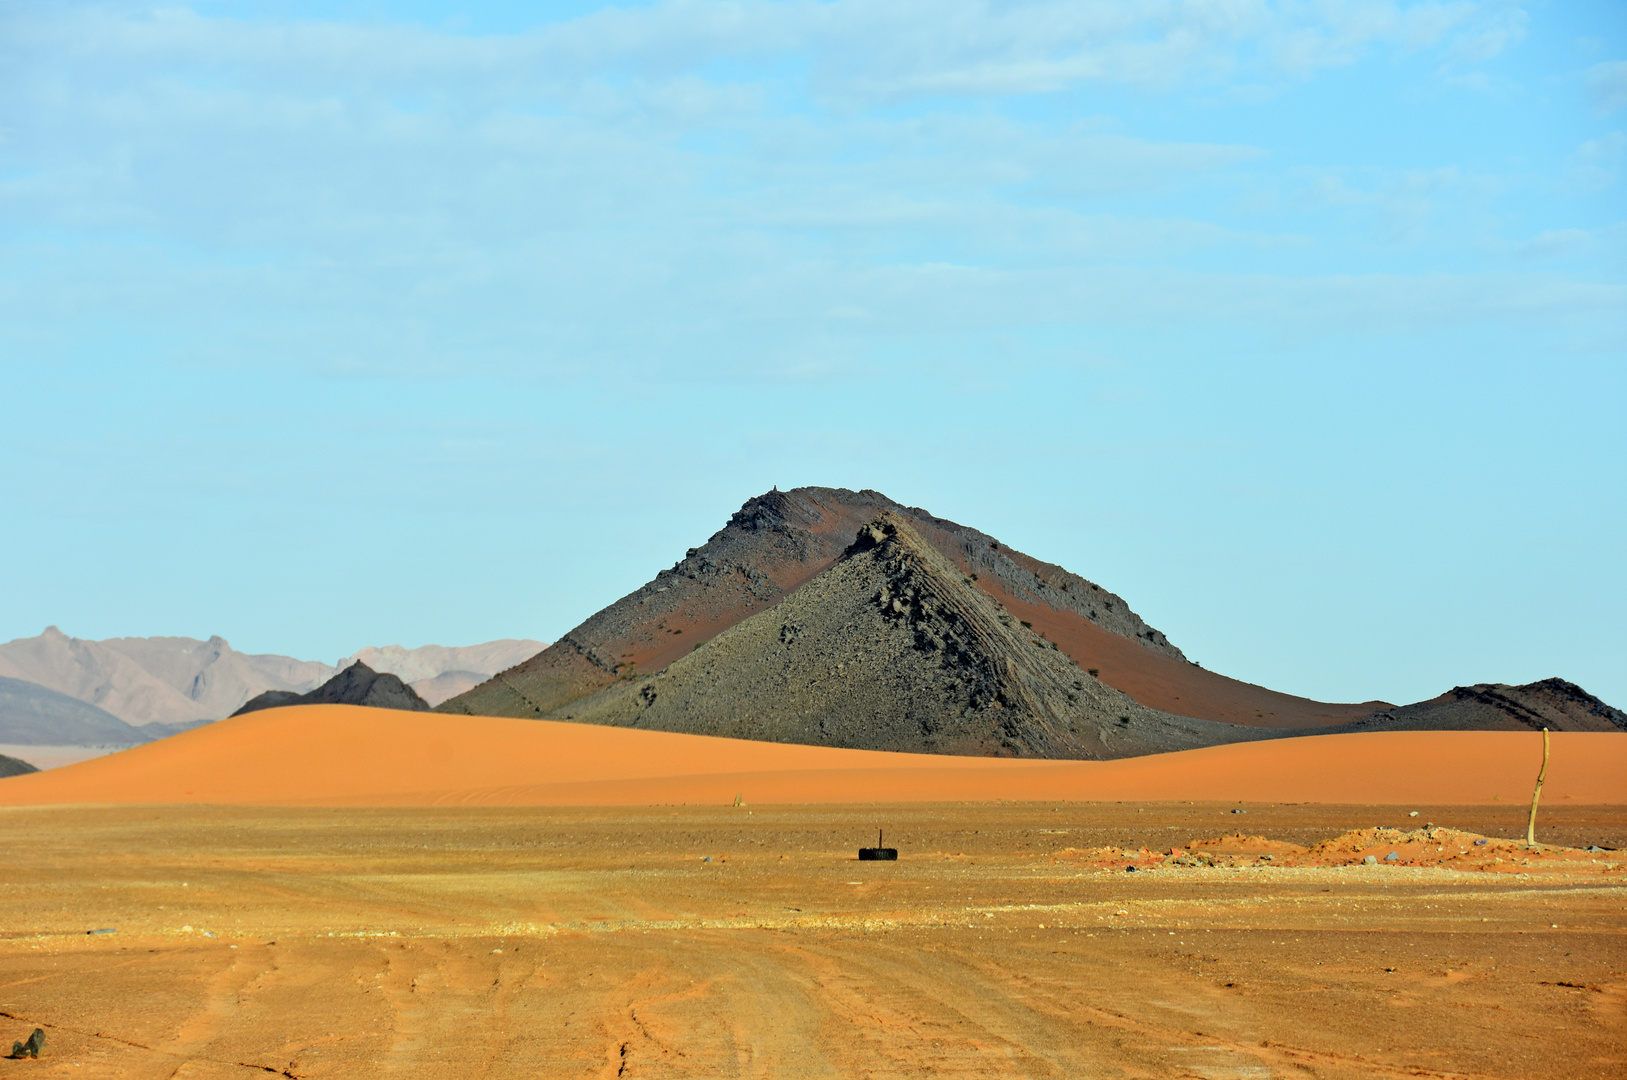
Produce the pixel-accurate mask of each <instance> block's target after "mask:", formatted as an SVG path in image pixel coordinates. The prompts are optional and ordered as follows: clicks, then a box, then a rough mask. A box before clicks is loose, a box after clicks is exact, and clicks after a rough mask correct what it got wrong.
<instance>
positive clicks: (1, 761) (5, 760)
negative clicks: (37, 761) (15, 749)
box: [0, 754, 39, 778]
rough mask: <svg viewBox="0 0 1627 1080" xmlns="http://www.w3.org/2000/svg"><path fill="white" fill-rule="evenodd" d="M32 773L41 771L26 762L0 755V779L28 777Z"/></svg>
mask: <svg viewBox="0 0 1627 1080" xmlns="http://www.w3.org/2000/svg"><path fill="white" fill-rule="evenodd" d="M31 772H39V770H38V769H36V768H35V767H34V766H32V765H30V764H29V763H28V762H26V761H22V760H19V759H18V758H14V757H7V756H6V755H4V754H0V778H4V777H7V776H26V775H28V774H29V773H31Z"/></svg>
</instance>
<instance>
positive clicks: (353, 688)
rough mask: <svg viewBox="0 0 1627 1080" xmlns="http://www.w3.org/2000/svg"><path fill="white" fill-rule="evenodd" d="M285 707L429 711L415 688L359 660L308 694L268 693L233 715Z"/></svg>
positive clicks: (274, 691) (271, 691)
mask: <svg viewBox="0 0 1627 1080" xmlns="http://www.w3.org/2000/svg"><path fill="white" fill-rule="evenodd" d="M284 705H366V706H369V707H370V708H374V709H404V710H406V711H408V712H424V711H426V710H427V709H428V708H429V706H428V705H427V704H426V703H425V702H424V699H423V698H421V697H419V696H418V695H417V694H415V693H413V690H412V687H410V686H408V685H407V684H406V683H404V682H402V681H401V680H400V679H399V678H397V677H396V676H394V675H390V674H381V673H380V672H377V671H374V670H373V669H372V668H370V667H368V666H367V665H366V664H364V663H362V662H361V661H360V660H358V661H356V662H355V663H354V664H351V665H350V666H349V667H347V668H345V669H344V670H343V671H341V672H340V673H339V674H337V675H335V676H334V677H333V678H331V679H329V680H328V681H327V682H325V683H323V684H322V685H321V686H319V687H317V688H316V689H315V690H312V691H311V692H310V693H308V694H294V693H290V692H289V691H286V690H268V691H266V692H265V693H263V694H261V695H259V696H258V697H256V698H254V699H253V700H251V701H249V702H248V703H247V704H245V705H244V706H243V707H242V708H241V709H238V710H237V711H236V712H235V713H233V714H232V715H233V716H241V715H242V714H244V713H249V712H255V711H257V710H260V709H275V708H280V707H282V706H284Z"/></svg>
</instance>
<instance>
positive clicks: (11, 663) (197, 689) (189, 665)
mask: <svg viewBox="0 0 1627 1080" xmlns="http://www.w3.org/2000/svg"><path fill="white" fill-rule="evenodd" d="M332 673H333V668H331V667H329V666H328V665H326V664H321V663H317V662H315V661H306V660H296V659H294V658H293V657H290V656H274V655H254V654H248V653H240V652H238V651H237V650H235V649H233V648H232V647H231V645H230V644H229V643H228V642H227V641H226V639H225V638H222V637H218V636H217V637H212V638H210V639H209V640H207V641H199V640H197V639H195V638H183V637H154V638H109V639H107V640H105V641H88V640H85V639H83V638H75V637H69V636H68V635H67V634H64V633H63V632H62V631H61V630H58V629H57V628H56V627H55V626H50V627H47V628H46V629H45V632H44V633H42V634H40V635H38V636H36V637H31V638H17V639H15V640H13V641H8V642H5V643H4V644H0V675H3V676H8V677H11V678H15V679H22V680H24V681H26V682H30V683H34V684H35V685H38V686H43V687H45V688H46V689H49V690H54V691H56V692H57V693H59V694H65V695H67V696H68V697H71V698H74V699H76V700H78V701H82V702H85V703H87V704H90V705H94V706H96V707H97V708H98V709H101V710H103V711H105V712H107V713H110V714H112V715H113V716H116V717H118V718H119V719H120V720H122V721H124V722H125V723H127V724H130V725H132V726H134V727H140V726H141V725H143V724H160V725H182V726H185V725H190V724H195V723H197V722H199V721H208V720H219V719H220V718H221V717H222V716H225V715H227V714H228V713H230V712H231V711H232V710H234V709H236V708H237V707H238V706H239V705H242V704H243V702H244V701H246V700H248V698H249V697H251V696H252V695H253V694H257V693H259V692H260V691H262V690H268V689H276V690H293V691H303V690H308V689H310V688H311V687H313V686H317V685H319V684H320V683H321V682H322V681H323V680H324V679H326V678H328V677H329V676H330V675H331V674H332Z"/></svg>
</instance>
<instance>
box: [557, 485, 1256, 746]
mask: <svg viewBox="0 0 1627 1080" xmlns="http://www.w3.org/2000/svg"><path fill="white" fill-rule="evenodd" d="M551 718H553V719H565V720H576V721H585V722H589V723H600V724H612V725H616V726H625V727H639V728H649V729H655V730H663V731H680V732H687V733H691V734H705V735H722V736H729V737H734V738H747V739H758V740H764V741H771V742H797V743H808V744H815V745H823V746H841V747H852V748H860V749H872V750H903V751H913V752H929V753H948V754H969V755H1011V756H1023V757H1046V758H1111V757H1126V756H1134V755H1138V754H1146V753H1155V752H1159V751H1163V750H1173V749H1185V748H1189V747H1194V746H1204V745H1211V744H1213V743H1215V742H1223V741H1233V740H1234V739H1237V738H1246V737H1248V736H1249V735H1251V734H1255V733H1252V732H1248V731H1246V730H1244V729H1237V728H1230V727H1228V726H1227V725H1220V724H1212V723H1207V722H1205V721H1201V720H1193V719H1190V718H1187V717H1177V716H1171V715H1169V714H1165V713H1160V712H1158V711H1156V710H1152V709H1148V708H1145V707H1144V706H1142V705H1139V704H1137V703H1136V702H1135V701H1133V700H1131V699H1130V698H1129V697H1128V696H1127V695H1125V694H1123V693H1121V692H1119V691H1117V690H1114V689H1112V688H1111V687H1107V686H1104V685H1103V684H1101V683H1100V682H1099V681H1097V680H1096V679H1093V678H1092V677H1091V676H1089V675H1088V674H1087V673H1085V672H1083V671H1081V670H1080V669H1079V668H1078V666H1077V665H1075V664H1074V663H1073V662H1072V661H1071V660H1070V659H1068V657H1067V656H1066V655H1064V654H1063V653H1062V652H1061V651H1060V650H1059V649H1058V648H1057V647H1056V645H1055V644H1054V643H1053V642H1049V641H1047V640H1046V639H1045V638H1043V637H1042V636H1040V635H1039V634H1036V633H1035V632H1034V631H1033V630H1032V629H1030V628H1029V627H1027V626H1024V625H1023V624H1022V623H1021V622H1020V621H1019V620H1017V619H1015V618H1014V617H1012V616H1011V615H1010V614H1009V613H1007V612H1006V611H1005V610H1004V609H1003V608H1002V607H1001V606H1000V605H999V604H998V603H997V602H996V601H995V600H994V599H993V598H992V597H991V596H989V595H988V593H986V592H984V591H983V590H982V589H980V588H978V587H977V586H976V584H975V583H974V582H973V580H972V579H971V577H970V576H969V575H967V574H965V573H963V572H962V571H961V570H960V568H958V567H956V566H955V565H954V564H952V563H951V562H950V561H949V559H947V558H946V557H945V556H944V555H943V554H942V553H941V552H940V551H938V550H936V549H935V548H934V547H933V546H932V545H931V544H929V543H928V542H927V541H926V540H925V539H924V538H923V537H922V535H921V534H920V533H919V532H918V531H917V530H916V529H915V528H914V527H913V522H912V521H911V520H910V518H909V517H908V516H907V515H904V514H900V513H896V512H893V511H883V512H882V514H881V515H880V516H879V517H878V518H877V519H876V521H875V522H874V523H872V524H870V525H867V526H865V527H863V528H861V529H859V530H858V532H857V535H856V537H855V539H854V541H853V543H852V544H851V545H850V546H849V547H848V548H847V550H846V551H845V552H844V553H843V554H842V556H841V557H840V558H838V559H837V560H836V562H834V563H833V564H832V565H831V566H830V567H828V568H827V569H825V570H824V571H822V572H821V573H819V574H818V575H817V576H815V577H814V578H813V579H812V580H811V581H809V582H807V583H806V584H804V585H803V586H802V587H801V588H799V589H798V590H797V591H796V592H794V593H792V594H791V595H790V596H788V597H786V598H785V599H784V600H783V601H781V602H780V603H779V604H778V605H776V606H774V607H773V608H771V609H769V610H767V611H763V612H760V613H758V614H756V615H753V616H751V617H749V618H746V619H744V620H742V621H740V622H738V623H736V624H735V625H733V626H731V627H730V628H728V629H727V630H725V631H724V632H722V633H721V634H719V635H718V636H717V637H716V638H714V639H712V640H711V641H708V642H706V643H704V644H703V645H701V646H700V647H699V648H695V649H693V651H692V652H691V653H690V654H689V655H687V656H683V657H680V658H679V659H677V660H675V661H673V662H672V663H671V664H670V665H668V666H667V667H665V668H664V669H662V670H661V671H660V672H658V673H656V674H654V675H646V676H640V677H634V678H627V679H623V680H621V681H619V682H618V683H616V684H614V685H612V686H610V687H607V688H605V689H603V690H600V691H598V692H597V693H595V694H593V695H591V696H588V697H586V698H583V699H579V700H577V701H575V702H573V703H571V704H569V705H566V706H564V707H562V708H560V709H558V710H556V711H555V712H554V713H552V714H551ZM1258 734H1264V733H1263V732H1261V733H1258Z"/></svg>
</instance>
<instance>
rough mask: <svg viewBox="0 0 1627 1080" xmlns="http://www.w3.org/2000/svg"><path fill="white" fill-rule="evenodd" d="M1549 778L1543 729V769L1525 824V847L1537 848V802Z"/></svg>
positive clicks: (1545, 733) (1545, 734) (1545, 739)
mask: <svg viewBox="0 0 1627 1080" xmlns="http://www.w3.org/2000/svg"><path fill="white" fill-rule="evenodd" d="M1547 776H1548V729H1547V728H1543V729H1542V768H1541V770H1540V771H1538V773H1537V789H1536V790H1535V791H1533V792H1532V793H1531V817H1530V818H1529V819H1527V821H1526V823H1525V846H1526V847H1536V846H1537V800H1538V799H1540V798H1542V781H1543V780H1544V779H1546V778H1547Z"/></svg>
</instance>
